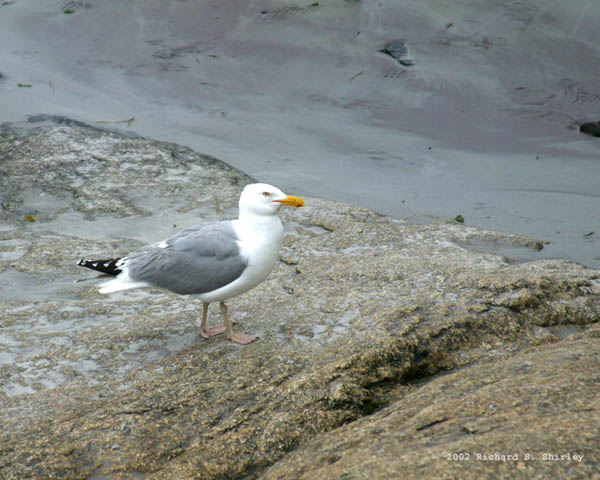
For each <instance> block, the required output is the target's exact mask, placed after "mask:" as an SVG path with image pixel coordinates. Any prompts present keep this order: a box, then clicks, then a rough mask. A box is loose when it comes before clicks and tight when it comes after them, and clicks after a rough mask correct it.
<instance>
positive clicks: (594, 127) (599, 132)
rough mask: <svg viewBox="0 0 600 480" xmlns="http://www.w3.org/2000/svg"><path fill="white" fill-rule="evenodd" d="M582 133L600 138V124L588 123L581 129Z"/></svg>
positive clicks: (582, 125) (583, 124)
mask: <svg viewBox="0 0 600 480" xmlns="http://www.w3.org/2000/svg"><path fill="white" fill-rule="evenodd" d="M579 131H580V132H581V133H587V134H588V135H592V136H594V137H600V122H586V123H582V124H581V126H580V127H579Z"/></svg>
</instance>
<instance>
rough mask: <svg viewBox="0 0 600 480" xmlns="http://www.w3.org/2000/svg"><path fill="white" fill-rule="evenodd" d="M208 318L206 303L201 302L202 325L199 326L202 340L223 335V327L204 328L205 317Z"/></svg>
mask: <svg viewBox="0 0 600 480" xmlns="http://www.w3.org/2000/svg"><path fill="white" fill-rule="evenodd" d="M207 316H208V303H206V302H202V323H201V324H200V335H202V338H210V337H212V336H214V335H219V334H220V333H225V326H224V325H219V326H218V327H210V328H206V317H207Z"/></svg>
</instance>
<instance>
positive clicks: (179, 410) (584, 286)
mask: <svg viewBox="0 0 600 480" xmlns="http://www.w3.org/2000/svg"><path fill="white" fill-rule="evenodd" d="M251 181H252V179H251V178H249V177H248V176H246V175H244V174H243V173H241V172H239V171H236V170H235V169H233V168H231V167H229V166H227V165H225V164H224V163H222V162H219V161H218V160H217V159H214V158H212V157H208V156H205V155H201V154H199V153H196V152H193V151H192V150H190V149H188V148H185V147H181V146H179V145H175V144H170V143H163V142H158V141H153V140H148V139H143V138H133V137H126V136H122V135H117V134H115V133H111V132H104V131H101V130H98V129H91V128H88V127H85V126H81V125H77V124H74V123H73V124H70V123H69V122H65V121H62V122H60V123H59V124H58V125H57V124H53V125H52V124H40V125H39V126H36V127H35V128H31V125H29V126H28V128H25V127H24V128H23V129H20V128H18V127H17V126H14V125H3V126H2V128H0V192H3V195H4V198H3V208H4V209H5V211H4V212H3V215H4V217H3V223H2V224H1V227H2V228H1V229H0V284H2V285H3V286H4V285H6V284H7V281H13V282H21V283H20V287H19V288H20V290H22V291H24V292H25V294H24V295H22V296H20V297H19V296H14V297H11V298H5V297H3V296H2V295H3V291H2V290H0V299H1V301H2V305H0V326H2V335H3V338H6V339H10V342H7V343H6V344H5V345H3V347H2V349H3V350H2V352H1V353H3V355H4V357H3V358H11V357H14V359H13V360H12V361H11V362H9V363H6V362H5V363H4V364H3V366H2V368H1V369H0V403H1V406H2V408H0V478H2V479H7V480H12V479H26V478H33V479H47V478H68V479H75V478H78V479H81V478H147V479H178V480H182V479H198V478H202V479H223V478H235V479H243V478H265V479H284V478H285V479H286V480H287V479H296V478H305V479H314V478H348V479H362V478H370V479H388V478H408V479H413V478H414V479H416V478H463V479H479V478H517V479H521V478H522V479H526V478H527V479H529V478H550V477H553V478H593V476H594V475H595V474H597V472H598V470H599V468H600V458H599V456H598V428H597V426H598V423H599V422H600V396H599V395H598V389H599V388H600V377H599V376H598V371H599V370H600V329H599V326H600V324H599V323H598V320H599V319H600V272H599V271H595V270H589V269H587V268H584V267H582V266H579V265H576V264H574V263H570V262H567V261H562V260H541V261H535V262H525V263H511V262H510V261H508V260H507V259H505V258H503V257H501V256H498V255H492V254H489V253H479V252H476V251H472V250H469V249H468V247H464V248H463V247H460V246H459V244H462V245H468V244H469V242H471V243H477V242H476V240H477V239H482V240H486V241H489V242H495V243H499V244H506V245H518V246H521V247H523V248H531V249H533V248H535V247H534V246H535V245H536V243H538V241H536V240H534V239H531V238H528V237H522V236H518V235H512V234H504V233H499V232H492V231H485V230H481V229H478V228H475V227H472V226H468V225H464V224H460V223H456V222H453V221H446V222H443V221H442V222H438V223H428V224H426V225H420V224H409V223H408V222H407V221H405V220H402V219H394V218H390V217H386V216H384V215H380V214H377V213H376V212H373V211H371V210H368V209H364V208H359V207H356V206H352V205H347V204H340V203H335V202H330V201H325V200H321V199H317V198H305V199H306V200H307V205H306V207H304V208H303V209H297V210H294V211H288V212H286V213H285V216H284V218H283V220H284V223H285V224H286V225H287V232H288V235H287V236H286V238H285V239H284V245H283V248H282V250H281V255H280V259H281V261H280V263H279V264H278V265H277V266H276V267H275V269H274V271H273V272H272V274H271V276H270V277H269V278H268V279H267V280H266V281H265V282H264V283H263V284H261V285H260V286H259V287H257V288H256V289H255V290H252V291H251V292H248V293H247V294H245V295H243V296H240V297H237V298H236V299H233V301H232V311H233V312H235V313H234V315H233V320H234V321H235V322H237V324H238V326H237V328H238V329H239V330H240V331H244V330H249V331H252V332H253V333H256V334H258V335H259V336H260V339H259V340H258V341H256V342H253V343H252V344H250V345H247V346H244V347H241V346H238V345H233V344H232V343H231V342H228V341H227V340H226V339H223V338H218V337H215V338H212V339H210V340H203V339H202V338H201V337H200V335H199V334H198V326H197V325H196V324H195V322H197V321H198V318H199V315H200V312H201V307H200V305H195V302H194V300H193V299H188V298H185V297H181V296H176V295H172V294H168V293H164V292H161V291H158V290H153V291H150V292H147V293H144V292H143V291H137V292H125V293H122V294H120V295H118V296H110V297H107V296H103V295H101V294H99V293H98V291H97V286H96V284H97V281H96V280H91V281H87V282H80V283H74V282H73V281H74V280H75V279H81V277H82V275H83V273H82V272H81V269H80V267H77V266H76V261H77V260H79V258H80V256H81V255H82V254H84V253H87V254H93V253H96V254H97V255H99V256H100V255H103V254H109V253H114V252H115V251H117V252H118V251H124V252H127V251H130V250H131V249H133V248H135V247H137V246H140V245H142V240H143V241H146V242H147V240H148V239H147V238H145V237H144V238H139V236H140V231H139V229H140V228H144V229H147V230H148V232H149V233H148V235H149V236H151V237H153V239H154V240H160V239H162V238H165V236H164V232H165V231H167V230H168V229H170V228H171V227H172V225H173V224H177V225H178V226H179V227H180V228H184V227H185V226H188V225H189V224H190V222H191V221H194V222H196V223H199V222H201V221H203V220H205V219H206V220H214V219H216V218H232V217H233V216H234V215H235V214H236V205H235V203H236V202H237V198H238V195H239V192H240V190H241V188H242V186H243V185H244V184H246V183H249V182H251ZM289 193H292V194H295V193H297V194H302V192H301V191H297V192H289ZM33 209H36V218H37V219H38V221H36V222H31V223H27V224H25V225H24V224H23V222H22V218H23V215H24V214H31V212H32V211H33ZM115 229H116V230H115ZM26 281H27V282H30V283H28V284H26V283H25V282H26ZM32 285H33V286H32ZM14 291H16V292H17V293H18V291H17V290H16V289H15V290H14ZM211 318H212V317H211ZM214 318H215V319H216V318H217V315H216V314H215V317H214ZM565 332H567V333H565ZM571 332H572V333H571ZM28 352H30V353H28ZM496 453H497V454H498V455H499V458H498V459H497V460H496V459H495V456H494V455H495V454H496ZM454 454H456V456H454ZM460 454H462V457H460V456H459V455H460ZM465 454H467V455H468V459H467V458H466V457H465ZM514 454H517V455H518V458H515V457H511V458H510V459H507V456H508V455H511V456H512V455H514ZM548 454H552V455H555V454H557V455H567V454H570V455H571V457H570V459H563V460H558V461H552V460H548V459H546V460H544V455H548ZM477 455H485V456H486V457H485V458H486V459H485V460H484V459H483V457H481V458H478V457H477ZM502 455H504V460H502V457H501V456H502ZM526 455H529V456H530V457H526ZM574 455H577V459H575V457H574ZM580 456H581V457H580Z"/></svg>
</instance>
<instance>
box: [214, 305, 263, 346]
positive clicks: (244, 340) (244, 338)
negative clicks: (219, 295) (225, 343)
mask: <svg viewBox="0 0 600 480" xmlns="http://www.w3.org/2000/svg"><path fill="white" fill-rule="evenodd" d="M219 307H220V308H221V313H222V314H223V323H224V324H225V331H226V332H227V338H228V339H229V340H231V341H232V342H235V343H241V344H242V345H247V344H248V343H250V342H253V341H254V340H256V337H253V336H252V335H246V334H245V333H233V330H232V329H231V323H229V317H228V316H227V305H225V303H224V302H221V303H220V304H219Z"/></svg>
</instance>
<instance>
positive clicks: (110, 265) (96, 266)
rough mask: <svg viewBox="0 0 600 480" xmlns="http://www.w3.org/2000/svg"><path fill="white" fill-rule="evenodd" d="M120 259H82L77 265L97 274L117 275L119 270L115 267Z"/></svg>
mask: <svg viewBox="0 0 600 480" xmlns="http://www.w3.org/2000/svg"><path fill="white" fill-rule="evenodd" d="M119 260H121V259H120V258H109V259H107V260H86V259H85V258H82V259H81V260H79V262H77V265H79V266H81V267H85V268H90V269H92V270H96V271H97V272H102V273H107V274H108V275H118V274H119V273H121V269H120V268H119V267H118V266H117V263H118V262H119Z"/></svg>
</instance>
